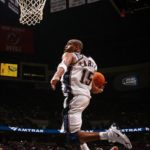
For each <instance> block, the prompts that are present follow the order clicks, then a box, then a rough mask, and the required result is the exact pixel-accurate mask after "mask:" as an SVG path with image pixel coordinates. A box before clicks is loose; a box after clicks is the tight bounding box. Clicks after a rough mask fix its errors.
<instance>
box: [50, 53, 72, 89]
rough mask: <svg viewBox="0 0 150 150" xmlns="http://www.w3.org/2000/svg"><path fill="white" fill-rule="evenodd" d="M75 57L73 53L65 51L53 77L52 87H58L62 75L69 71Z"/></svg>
mask: <svg viewBox="0 0 150 150" xmlns="http://www.w3.org/2000/svg"><path fill="white" fill-rule="evenodd" d="M72 60H73V57H72V54H71V53H67V52H66V53H64V54H63V56H62V61H61V63H60V64H59V65H58V67H57V71H56V72H55V74H54V76H53V78H52V79H51V82H50V83H51V86H52V89H53V90H55V89H56V86H55V85H56V83H57V82H58V81H59V80H60V77H61V76H62V75H63V74H64V73H65V72H66V71H67V68H68V66H69V65H70V64H71V63H72Z"/></svg>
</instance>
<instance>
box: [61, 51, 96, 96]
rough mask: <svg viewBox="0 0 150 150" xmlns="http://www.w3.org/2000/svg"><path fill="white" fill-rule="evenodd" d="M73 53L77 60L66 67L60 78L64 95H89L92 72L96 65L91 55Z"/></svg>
mask: <svg viewBox="0 0 150 150" xmlns="http://www.w3.org/2000/svg"><path fill="white" fill-rule="evenodd" d="M73 54H74V55H75V56H76V59H77V61H76V63H74V64H71V65H70V66H69V67H68V69H67V71H66V72H65V73H64V75H63V76H62V78H61V82H62V91H63V93H64V96H68V94H73V95H85V96H88V97H91V96H90V95H91V94H90V90H91V87H92V79H93V75H94V72H95V71H97V65H96V63H95V61H94V60H93V59H92V58H91V57H86V56H84V55H82V54H78V53H73Z"/></svg>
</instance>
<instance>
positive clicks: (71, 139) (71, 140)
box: [67, 132, 80, 145]
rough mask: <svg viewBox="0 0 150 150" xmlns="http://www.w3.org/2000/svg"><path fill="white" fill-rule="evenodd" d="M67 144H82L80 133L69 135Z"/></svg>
mask: <svg viewBox="0 0 150 150" xmlns="http://www.w3.org/2000/svg"><path fill="white" fill-rule="evenodd" d="M67 142H68V143H69V144H71V145H73V144H80V141H79V137H78V133H77V132H76V133H69V134H67Z"/></svg>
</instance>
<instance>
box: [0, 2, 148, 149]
mask: <svg viewBox="0 0 150 150" xmlns="http://www.w3.org/2000/svg"><path fill="white" fill-rule="evenodd" d="M55 2H56V3H55ZM71 3H74V5H72V6H71ZM55 4H56V5H55ZM20 14H21V11H20V6H19V5H18V3H17V1H16V0H0V126H6V127H17V129H18V128H29V129H43V130H45V129H52V130H58V129H60V127H61V123H62V117H61V111H62V106H63V100H64V97H63V94H62V92H61V84H60V83H58V85H57V90H56V91H52V89H51V86H50V84H49V81H50V80H51V78H52V76H53V74H54V72H55V71H56V69H57V65H58V64H59V63H60V61H61V56H62V54H63V51H64V47H65V45H66V43H67V42H68V41H69V40H70V39H79V40H81V41H82V42H83V46H84V48H83V54H85V55H88V56H91V57H92V58H93V59H94V60H95V61H96V63H97V65H98V71H99V72H101V73H103V74H104V76H105V79H106V81H107V85H106V87H105V90H104V92H103V93H102V94H99V95H92V99H91V102H90V105H89V106H88V107H87V108H86V110H85V111H84V112H83V116H82V118H83V125H82V129H83V130H100V129H108V128H109V127H110V125H111V124H112V123H113V122H116V123H118V125H119V126H120V128H121V129H133V128H142V127H147V128H149V127H150V121H149V120H150V119H149V118H150V117H149V99H150V96H149V93H150V92H149V91H150V86H149V84H150V36H149V27H150V23H149V19H150V15H149V14H150V1H149V0H95V1H94V0H85V1H84V0H76V1H75V0H74V1H73V0H62V1H60V0H55V1H53V0H51V1H50V0H46V3H45V6H44V9H43V20H41V21H40V23H37V24H35V25H31V26H28V25H27V24H21V23H20V22H19V18H20ZM126 134H127V136H128V137H129V138H130V139H131V142H132V144H133V149H134V150H149V149H150V140H149V132H148V131H143V132H128V133H126ZM113 145H117V146H118V147H119V150H124V149H126V148H125V147H124V146H122V145H121V144H118V143H114V144H113V143H108V142H107V141H102V142H101V143H100V142H99V141H95V142H90V143H88V146H89V147H90V150H95V149H96V148H97V147H102V148H104V150H109V149H110V148H111V147H112V146H113ZM0 149H2V150H8V149H11V150H12V149H14V150H22V149H26V150H29V149H37V150H50V149H70V150H74V149H75V150H78V149H80V147H79V146H77V145H74V146H72V145H68V144H67V143H66V139H65V135H64V134H55V133H49V134H44V133H25V132H14V131H6V130H2V129H1V128H0Z"/></svg>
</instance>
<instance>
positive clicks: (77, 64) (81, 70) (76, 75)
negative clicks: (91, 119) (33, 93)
mask: <svg viewBox="0 0 150 150" xmlns="http://www.w3.org/2000/svg"><path fill="white" fill-rule="evenodd" d="M82 48H83V44H82V42H81V41H79V40H77V39H72V40H70V41H68V43H67V45H66V46H65V51H64V54H63V55H62V61H61V63H60V64H59V65H58V67H57V71H56V73H55V74H54V76H53V78H52V79H51V82H50V83H51V86H52V89H53V90H55V89H56V83H57V82H58V81H59V80H60V77H61V82H62V91H63V93H64V96H65V97H66V98H65V100H64V104H63V105H64V109H63V112H62V113H63V125H62V131H63V129H64V131H65V132H66V134H67V142H68V143H69V144H80V147H81V149H83V150H89V148H88V147H87V145H86V142H90V141H94V140H108V141H109V142H119V143H121V144H123V145H125V146H126V147H127V148H129V149H131V148H132V145H131V143H130V141H129V139H128V138H127V136H126V135H124V134H122V133H121V131H120V130H119V129H118V128H117V127H116V125H115V124H113V125H112V126H111V127H110V129H109V130H107V132H100V133H99V132H92V133H91V132H81V125H82V119H81V118H82V112H83V110H84V109H85V108H86V107H87V106H88V105H89V102H90V98H91V93H93V94H98V93H102V92H103V89H104V86H103V87H101V88H97V87H96V86H95V84H94V82H93V80H92V79H93V75H94V73H95V72H96V71H97V65H96V63H95V61H94V60H93V59H92V58H91V57H86V56H85V55H83V54H81V50H82Z"/></svg>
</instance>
